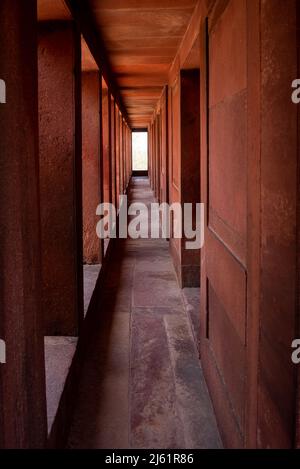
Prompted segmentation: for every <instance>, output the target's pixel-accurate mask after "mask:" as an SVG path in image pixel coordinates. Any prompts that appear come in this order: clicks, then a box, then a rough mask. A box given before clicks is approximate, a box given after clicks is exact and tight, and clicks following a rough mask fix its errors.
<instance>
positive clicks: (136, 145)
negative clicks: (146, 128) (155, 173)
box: [132, 132, 148, 171]
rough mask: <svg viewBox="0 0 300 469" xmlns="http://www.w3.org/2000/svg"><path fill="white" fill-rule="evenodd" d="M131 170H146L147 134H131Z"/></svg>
mask: <svg viewBox="0 0 300 469" xmlns="http://www.w3.org/2000/svg"><path fill="white" fill-rule="evenodd" d="M132 169H133V171H147V170H148V133H147V132H132Z"/></svg>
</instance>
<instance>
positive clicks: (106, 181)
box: [102, 79, 112, 202]
mask: <svg viewBox="0 0 300 469" xmlns="http://www.w3.org/2000/svg"><path fill="white" fill-rule="evenodd" d="M110 112H111V111H110V93H109V91H108V88H107V85H106V83H105V82H104V80H103V79H102V141H103V194H104V202H111V198H112V195H111V192H112V191H111V143H110V142H111V140H110V139H111V135H110V132H111V129H110Z"/></svg>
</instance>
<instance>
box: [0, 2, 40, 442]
mask: <svg viewBox="0 0 300 469" xmlns="http://www.w3.org/2000/svg"><path fill="white" fill-rule="evenodd" d="M36 32H37V13H36V1H35V0H27V1H26V2H20V1H17V0H1V2H0V78H1V79H2V80H4V81H5V82H6V87H7V96H6V104H0V132H1V136H0V154H1V163H0V254H1V270H0V285H1V290H0V291H1V292H0V338H1V339H2V340H5V342H6V364H0V447H1V448H42V447H44V445H45V441H46V421H47V417H46V396H45V376H44V373H45V371H44V338H43V330H42V325H41V319H42V309H41V304H40V278H41V271H40V253H41V251H40V230H39V193H38V100H37V43H36Z"/></svg>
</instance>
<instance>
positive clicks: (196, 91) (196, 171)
mask: <svg viewBox="0 0 300 469" xmlns="http://www.w3.org/2000/svg"><path fill="white" fill-rule="evenodd" d="M175 98H176V99H177V100H178V103H179V104H177V105H176V109H180V111H179V118H178V120H176V124H177V125H176V127H174V129H173V162H172V177H173V187H172V192H173V198H172V202H180V203H181V205H182V209H184V204H185V203H192V204H193V214H195V204H196V203H199V202H200V76H199V70H197V69H195V70H181V72H180V84H179V90H178V93H176V95H175ZM174 120H175V118H174ZM177 133H178V135H179V137H178V135H177ZM186 241H187V240H186V239H185V238H184V236H183V237H182V239H181V240H179V239H171V251H172V256H173V260H174V265H175V269H176V272H177V276H178V280H179V283H180V285H181V287H182V288H184V287H198V286H199V283H200V251H199V249H190V250H188V249H186Z"/></svg>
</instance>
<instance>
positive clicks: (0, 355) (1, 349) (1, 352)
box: [0, 339, 6, 364]
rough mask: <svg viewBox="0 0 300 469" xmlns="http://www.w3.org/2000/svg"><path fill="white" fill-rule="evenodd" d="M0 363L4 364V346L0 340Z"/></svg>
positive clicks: (3, 342)
mask: <svg viewBox="0 0 300 469" xmlns="http://www.w3.org/2000/svg"><path fill="white" fill-rule="evenodd" d="M0 363H1V364H4V363H6V344H5V341H4V340H2V339H0Z"/></svg>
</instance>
